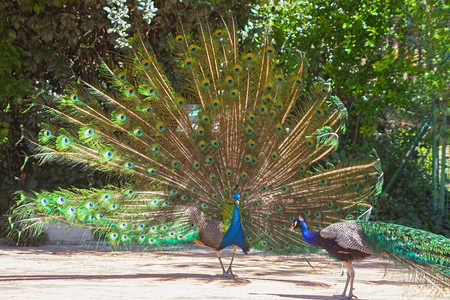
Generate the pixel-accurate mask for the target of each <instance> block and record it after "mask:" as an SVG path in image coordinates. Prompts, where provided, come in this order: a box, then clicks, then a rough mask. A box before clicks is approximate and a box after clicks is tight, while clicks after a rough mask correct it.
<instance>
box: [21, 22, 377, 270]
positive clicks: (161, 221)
mask: <svg viewBox="0 0 450 300" xmlns="http://www.w3.org/2000/svg"><path fill="white" fill-rule="evenodd" d="M169 42H170V46H171V48H172V50H173V53H174V55H175V59H176V63H177V65H178V67H179V68H178V75H177V84H176V86H179V90H176V89H175V88H174V84H172V83H171V82H169V81H168V79H167V77H166V76H165V75H164V73H163V71H162V68H161V67H160V65H159V64H158V63H157V61H156V58H155V55H154V53H153V52H152V50H151V48H150V47H149V46H148V45H146V43H145V42H144V41H143V39H142V38H141V36H138V37H136V38H134V40H133V41H132V48H131V50H130V52H129V53H128V55H126V56H125V58H124V59H123V61H122V62H121V67H120V68H119V67H110V66H107V65H106V64H105V63H103V61H102V67H101V70H99V71H100V72H101V73H102V75H103V77H104V78H105V82H104V83H103V84H99V85H93V84H91V83H88V82H82V83H81V84H80V85H79V86H76V87H74V88H73V89H72V90H71V91H69V92H68V94H67V95H64V96H62V97H61V98H58V99H52V100H47V101H45V102H43V103H42V107H43V110H44V111H45V112H46V113H47V114H48V122H47V124H46V125H44V126H45V127H44V129H43V130H42V131H41V132H40V134H39V138H38V140H37V141H31V142H32V143H33V145H34V146H35V147H36V149H37V151H38V152H39V153H38V154H36V156H38V157H40V158H41V161H42V162H46V161H49V160H56V161H60V162H64V163H67V165H69V166H89V167H92V168H96V169H98V170H100V171H104V172H106V173H108V174H113V175H118V176H119V178H121V179H122V185H121V186H120V187H119V186H107V187H105V188H103V189H76V188H72V189H62V190H56V191H41V192H26V191H24V192H22V199H21V200H20V201H19V205H18V207H16V208H15V210H14V217H15V220H19V221H18V223H20V222H22V223H23V224H27V225H26V227H28V228H33V227H34V228H38V226H37V225H39V224H41V225H42V224H44V223H46V222H50V221H52V220H55V219H58V220H61V221H63V222H67V223H70V224H74V225H79V226H85V227H88V228H92V229H93V230H95V231H96V232H97V234H98V235H99V236H100V237H101V238H103V239H106V240H108V241H109V242H111V243H112V244H126V243H129V242H136V243H141V244H144V245H149V246H152V245H158V244H161V243H169V244H177V243H183V242H193V241H196V242H197V243H199V244H201V245H205V246H207V247H210V248H211V249H213V250H214V251H217V253H218V256H219V260H220V250H221V249H223V248H224V247H225V246H228V245H234V246H235V249H234V252H235V251H236V249H237V247H241V248H242V249H243V250H244V251H245V252H247V250H248V249H249V248H251V247H255V248H258V249H263V250H267V251H271V252H277V253H285V254H287V253H290V252H299V251H302V249H303V248H304V247H305V245H306V243H304V242H302V241H298V239H297V238H296V236H295V234H293V233H292V232H290V231H289V230H288V227H289V220H291V221H292V220H293V219H294V218H295V217H296V216H297V214H298V211H304V210H308V212H309V213H310V214H311V215H312V216H314V226H315V227H317V228H322V227H323V226H326V225H327V224H330V223H333V222H337V221H339V220H342V218H343V217H345V216H346V215H347V214H348V213H349V212H352V211H355V210H358V209H366V208H367V206H368V204H367V203H369V202H370V200H369V199H370V198H371V197H372V196H373V195H374V194H376V193H377V191H378V190H379V188H380V185H381V181H382V176H381V175H380V174H381V170H380V165H379V161H378V160H377V159H370V160H367V161H366V162H358V163H347V164H342V165H335V166H333V165H331V164H326V165H325V166H322V165H320V164H319V162H320V161H321V160H322V159H323V158H324V157H325V156H327V155H328V154H329V153H330V152H331V151H333V149H334V148H335V147H336V146H337V142H338V135H337V133H338V132H339V131H340V130H341V129H342V128H343V119H345V117H346V110H345V107H343V105H342V103H341V102H340V101H339V99H337V98H336V97H332V96H330V95H329V94H328V91H327V89H326V87H324V86H322V85H318V86H315V87H313V88H311V90H310V91H309V92H307V93H304V92H303V75H304V73H305V71H304V65H303V60H302V58H301V57H300V58H299V59H298V64H297V66H296V68H295V69H286V68H283V66H279V65H277V58H276V54H275V50H274V49H273V48H272V47H271V46H270V45H269V44H268V40H267V39H265V40H264V42H263V44H262V45H256V46H255V47H254V48H252V49H248V50H246V51H244V50H242V49H239V47H238V38H237V36H236V30H235V28H234V24H233V23H231V25H228V26H227V24H226V22H223V24H222V26H221V28H220V29H217V28H212V27H211V26H210V24H208V23H205V24H202V25H200V26H199V37H198V39H197V40H196V42H193V40H191V37H190V36H189V35H188V34H186V33H184V32H181V33H180V34H179V35H177V36H176V37H175V38H174V39H173V40H170V41H169ZM58 122H59V123H58ZM60 122H64V124H65V125H64V127H60V126H58V127H57V126H56V125H55V124H60ZM236 193H237V194H236ZM20 220H22V221H20ZM222 268H223V266H222ZM223 271H224V274H225V275H230V276H232V272H231V264H230V268H229V269H228V271H225V269H224V268H223Z"/></svg>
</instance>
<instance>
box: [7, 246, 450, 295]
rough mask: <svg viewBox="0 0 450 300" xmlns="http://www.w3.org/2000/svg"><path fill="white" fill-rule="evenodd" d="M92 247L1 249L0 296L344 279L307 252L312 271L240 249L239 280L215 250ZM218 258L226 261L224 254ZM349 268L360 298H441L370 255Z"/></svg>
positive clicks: (272, 286) (296, 290) (316, 285)
mask: <svg viewBox="0 0 450 300" xmlns="http://www.w3.org/2000/svg"><path fill="white" fill-rule="evenodd" d="M93 249H95V247H92V246H91V247H90V248H87V247H86V246H51V245H50V246H43V247H35V248H23V247H19V248H15V247H6V246H0V299H333V298H331V297H330V296H332V295H333V294H338V293H341V292H342V289H343V287H344V283H345V279H346V275H344V276H342V271H341V267H340V264H339V263H338V262H335V261H333V260H332V259H330V258H328V257H324V256H318V255H312V256H309V260H310V262H311V264H312V265H313V266H314V268H315V269H312V268H311V267H310V266H309V265H308V264H307V263H306V262H305V260H304V258H303V257H301V256H296V257H283V258H280V257H277V256H264V255H263V254H258V253H256V254H255V253H254V254H252V255H244V254H242V253H239V254H238V255H237V256H236V259H235V263H234V264H233V267H234V268H233V270H234V273H235V274H237V275H238V276H239V277H238V278H236V279H226V278H222V277H221V276H219V274H220V273H221V272H219V271H220V267H219V264H218V260H217V258H216V256H215V254H214V253H212V252H211V251H208V250H206V249H203V248H199V247H197V246H193V247H189V249H184V250H170V251H165V252H164V253H163V252H161V251H155V250H152V251H150V252H142V251H116V252H110V251H107V250H105V249H100V250H98V251H94V250H93ZM224 256H225V260H224V263H225V264H226V263H228V259H229V256H230V251H229V250H228V251H225V253H224ZM386 268H387V273H386V272H385V271H386ZM355 270H356V280H355V289H354V293H355V294H356V295H357V296H358V297H359V299H360V300H362V299H383V300H384V299H432V298H436V299H441V298H443V296H441V297H430V296H424V295H427V294H428V292H429V291H430V288H429V287H428V286H423V285H422V286H418V285H407V284H405V276H403V275H401V273H402V272H403V273H404V272H405V271H404V270H402V271H399V270H395V269H393V267H392V265H391V264H389V263H387V262H385V261H383V260H380V259H377V258H370V259H367V260H365V261H362V262H357V263H356V264H355ZM418 287H421V288H420V289H419V288H418Z"/></svg>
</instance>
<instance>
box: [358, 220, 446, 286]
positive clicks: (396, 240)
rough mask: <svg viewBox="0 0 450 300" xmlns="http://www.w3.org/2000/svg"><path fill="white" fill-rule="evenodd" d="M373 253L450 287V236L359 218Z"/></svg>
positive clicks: (422, 276) (430, 280) (431, 280)
mask: <svg viewBox="0 0 450 300" xmlns="http://www.w3.org/2000/svg"><path fill="white" fill-rule="evenodd" d="M357 223H358V224H359V225H360V226H361V228H362V232H363V235H364V237H365V240H366V241H367V243H368V244H369V246H370V248H371V250H372V251H374V253H377V254H379V255H387V256H389V257H391V258H393V259H394V260H395V261H397V262H399V263H401V264H402V265H404V266H406V267H408V268H409V269H411V270H412V271H414V272H415V273H416V274H417V275H419V277H421V278H424V279H426V280H427V281H429V282H432V283H438V284H442V285H443V286H445V287H446V288H450V240H449V239H448V238H446V237H444V236H442V235H438V234H434V233H431V232H428V231H425V230H421V229H416V228H411V227H407V226H402V225H397V224H389V223H384V222H369V221H357Z"/></svg>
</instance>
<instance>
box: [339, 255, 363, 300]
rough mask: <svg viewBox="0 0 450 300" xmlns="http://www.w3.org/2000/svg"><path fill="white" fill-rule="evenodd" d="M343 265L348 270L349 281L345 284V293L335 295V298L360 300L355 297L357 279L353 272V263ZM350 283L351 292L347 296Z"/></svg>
mask: <svg viewBox="0 0 450 300" xmlns="http://www.w3.org/2000/svg"><path fill="white" fill-rule="evenodd" d="M342 264H343V265H344V267H345V268H346V269H347V281H346V282H345V287H344V291H343V292H342V294H341V295H333V297H335V298H344V299H352V298H358V297H356V296H355V295H353V280H354V279H355V270H353V267H352V261H351V260H349V261H343V262H342ZM349 283H350V291H349V293H348V296H347V295H346V293H347V287H348V284H349Z"/></svg>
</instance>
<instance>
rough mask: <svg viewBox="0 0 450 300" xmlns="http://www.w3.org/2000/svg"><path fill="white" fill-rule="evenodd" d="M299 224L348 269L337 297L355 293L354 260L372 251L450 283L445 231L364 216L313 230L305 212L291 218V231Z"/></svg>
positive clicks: (312, 240)
mask: <svg viewBox="0 0 450 300" xmlns="http://www.w3.org/2000/svg"><path fill="white" fill-rule="evenodd" d="M299 227H300V228H301V231H302V235H303V238H304V240H305V241H306V242H307V243H308V244H310V245H312V246H317V247H322V248H323V249H325V250H326V251H327V252H328V253H329V254H330V255H331V256H332V257H334V258H336V259H337V260H339V261H341V262H342V264H343V265H344V267H345V268H346V269H347V281H346V283H345V287H344V291H343V292H342V294H341V295H335V297H339V298H347V299H352V298H353V297H356V296H355V295H353V281H354V279H355V271H354V269H353V267H352V262H353V261H354V260H361V259H364V258H365V257H368V256H371V255H383V256H388V257H389V258H392V259H393V260H394V261H396V262H399V263H401V264H402V265H404V266H406V267H408V268H409V269H411V270H413V271H415V273H416V274H418V275H420V276H421V277H423V278H425V279H426V280H427V281H429V282H430V283H433V284H434V283H435V282H436V283H438V284H441V285H442V286H443V287H445V288H449V287H450V240H449V239H447V238H446V237H444V236H442V235H438V234H434V233H431V232H427V231H424V230H420V229H415V228H411V227H406V226H402V225H397V224H390V223H384V222H372V221H364V220H349V221H344V222H338V223H334V224H331V225H329V226H327V227H325V228H323V229H321V230H319V231H316V232H310V231H309V229H308V226H307V225H306V219H305V217H304V216H303V215H302V214H300V216H299V217H298V218H296V219H294V221H292V226H291V231H294V228H299ZM349 283H350V288H349V293H348V295H347V294H346V291H347V287H348V285H349Z"/></svg>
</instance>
